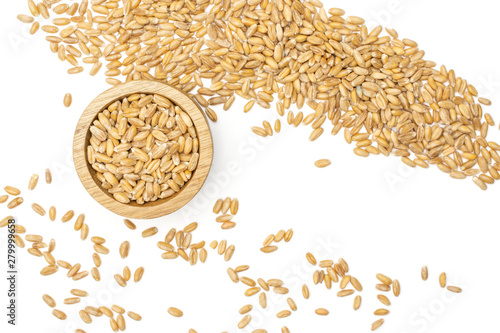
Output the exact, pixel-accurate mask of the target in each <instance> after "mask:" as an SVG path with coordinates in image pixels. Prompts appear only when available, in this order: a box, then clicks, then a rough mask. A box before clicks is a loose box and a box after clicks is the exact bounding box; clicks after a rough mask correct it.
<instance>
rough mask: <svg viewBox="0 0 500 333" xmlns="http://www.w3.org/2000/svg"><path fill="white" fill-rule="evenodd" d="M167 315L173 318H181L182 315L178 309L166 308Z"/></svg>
mask: <svg viewBox="0 0 500 333" xmlns="http://www.w3.org/2000/svg"><path fill="white" fill-rule="evenodd" d="M167 311H168V313H169V314H170V315H172V316H174V317H182V316H183V315H184V313H183V312H182V311H181V310H179V309H178V308H174V307H170V308H168V310H167Z"/></svg>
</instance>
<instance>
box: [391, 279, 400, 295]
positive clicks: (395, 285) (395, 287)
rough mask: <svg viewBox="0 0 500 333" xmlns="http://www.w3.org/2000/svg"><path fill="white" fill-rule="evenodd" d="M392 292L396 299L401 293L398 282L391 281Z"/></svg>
mask: <svg viewBox="0 0 500 333" xmlns="http://www.w3.org/2000/svg"><path fill="white" fill-rule="evenodd" d="M392 292H393V293H394V296H396V297H398V296H399V294H400V293H401V286H400V284H399V281H398V280H393V281H392Z"/></svg>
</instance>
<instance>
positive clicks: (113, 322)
mask: <svg viewBox="0 0 500 333" xmlns="http://www.w3.org/2000/svg"><path fill="white" fill-rule="evenodd" d="M70 293H71V295H73V296H75V297H69V298H66V299H64V304H65V305H73V304H78V303H80V299H81V298H82V297H87V296H89V294H88V293H87V292H86V291H84V290H80V289H72V290H71V292H70ZM42 299H43V301H44V302H45V303H46V304H47V305H48V306H49V307H51V308H53V309H54V310H52V314H53V315H54V317H56V318H57V319H59V320H66V318H67V315H66V313H64V312H63V311H61V310H58V309H55V307H56V301H55V300H54V299H53V298H52V297H51V296H50V295H47V294H44V295H43V296H42ZM125 313H126V314H127V315H128V317H129V318H131V319H132V320H135V321H140V320H142V317H141V315H139V314H137V313H135V312H133V311H128V312H127V311H126V310H125V309H124V308H123V307H121V306H119V305H116V304H114V305H112V306H110V307H106V306H100V307H94V306H86V307H85V308H83V309H81V310H79V311H78V314H79V316H80V319H81V320H82V321H83V322H84V323H85V324H91V323H92V320H93V319H92V318H98V317H102V315H105V316H106V317H108V318H110V326H111V329H112V330H113V331H114V332H118V331H124V330H125V329H126V323H125V316H124V315H125ZM115 315H116V317H115ZM75 332H76V333H85V331H84V330H82V329H77V330H76V331H75Z"/></svg>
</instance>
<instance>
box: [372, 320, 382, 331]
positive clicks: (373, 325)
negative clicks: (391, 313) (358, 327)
mask: <svg viewBox="0 0 500 333" xmlns="http://www.w3.org/2000/svg"><path fill="white" fill-rule="evenodd" d="M383 323H384V319H379V320H377V321H375V322H373V324H372V331H375V330H376V329H378V328H379V327H380V326H382V324H383Z"/></svg>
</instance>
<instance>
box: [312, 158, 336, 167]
mask: <svg viewBox="0 0 500 333" xmlns="http://www.w3.org/2000/svg"><path fill="white" fill-rule="evenodd" d="M330 164H332V162H331V161H330V160H328V159H322V160H317V161H316V162H314V165H315V166H316V167H317V168H325V167H327V166H329V165H330Z"/></svg>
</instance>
